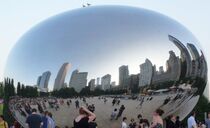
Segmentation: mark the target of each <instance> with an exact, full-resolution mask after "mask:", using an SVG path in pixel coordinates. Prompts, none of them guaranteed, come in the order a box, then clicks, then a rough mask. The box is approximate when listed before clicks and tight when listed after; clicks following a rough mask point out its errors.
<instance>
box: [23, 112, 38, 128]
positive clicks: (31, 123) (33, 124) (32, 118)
mask: <svg viewBox="0 0 210 128" xmlns="http://www.w3.org/2000/svg"><path fill="white" fill-rule="evenodd" d="M36 112H37V110H36V109H32V114H31V115H29V116H28V117H27V119H26V124H27V125H28V127H29V128H40V127H41V125H42V118H41V116H40V115H38V114H37V113H36Z"/></svg>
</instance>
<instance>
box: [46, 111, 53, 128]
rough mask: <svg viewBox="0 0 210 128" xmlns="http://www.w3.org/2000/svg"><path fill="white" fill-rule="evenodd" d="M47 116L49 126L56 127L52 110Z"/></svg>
mask: <svg viewBox="0 0 210 128" xmlns="http://www.w3.org/2000/svg"><path fill="white" fill-rule="evenodd" d="M47 118H48V128H55V121H54V120H53V118H52V113H51V112H48V114H47Z"/></svg>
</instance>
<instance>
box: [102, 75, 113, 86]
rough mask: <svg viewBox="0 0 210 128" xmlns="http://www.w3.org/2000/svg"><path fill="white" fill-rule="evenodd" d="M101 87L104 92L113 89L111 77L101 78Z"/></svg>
mask: <svg viewBox="0 0 210 128" xmlns="http://www.w3.org/2000/svg"><path fill="white" fill-rule="evenodd" d="M101 86H102V89H103V90H108V89H111V75H110V74H106V75H105V76H103V77H102V78H101Z"/></svg>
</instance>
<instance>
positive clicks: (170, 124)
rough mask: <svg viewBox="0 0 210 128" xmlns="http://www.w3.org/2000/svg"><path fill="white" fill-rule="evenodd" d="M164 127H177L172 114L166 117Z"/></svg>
mask: <svg viewBox="0 0 210 128" xmlns="http://www.w3.org/2000/svg"><path fill="white" fill-rule="evenodd" d="M166 128H178V127H176V117H175V116H174V115H170V116H169V117H168V119H166Z"/></svg>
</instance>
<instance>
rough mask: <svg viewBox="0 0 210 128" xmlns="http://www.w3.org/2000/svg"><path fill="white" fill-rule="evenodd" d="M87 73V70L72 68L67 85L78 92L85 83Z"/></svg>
mask: <svg viewBox="0 0 210 128" xmlns="http://www.w3.org/2000/svg"><path fill="white" fill-rule="evenodd" d="M87 75H88V73H87V72H79V70H74V71H73V72H72V75H71V79H70V82H69V86H70V87H73V88H74V89H75V91H77V92H80V91H81V90H82V89H83V88H84V87H85V86H86V85H87Z"/></svg>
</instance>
